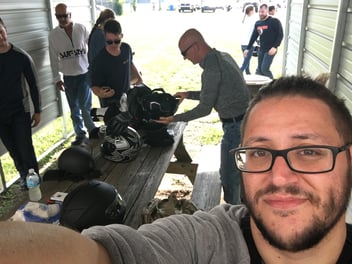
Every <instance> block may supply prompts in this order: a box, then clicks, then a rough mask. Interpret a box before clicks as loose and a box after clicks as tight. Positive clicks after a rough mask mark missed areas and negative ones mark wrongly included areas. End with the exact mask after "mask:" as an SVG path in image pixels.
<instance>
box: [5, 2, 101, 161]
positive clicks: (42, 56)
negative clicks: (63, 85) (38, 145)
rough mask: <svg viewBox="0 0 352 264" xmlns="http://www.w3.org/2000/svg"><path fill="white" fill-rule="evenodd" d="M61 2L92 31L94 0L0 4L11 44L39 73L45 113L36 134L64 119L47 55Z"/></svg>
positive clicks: (76, 18) (77, 19)
mask: <svg viewBox="0 0 352 264" xmlns="http://www.w3.org/2000/svg"><path fill="white" fill-rule="evenodd" d="M61 2H62V3H66V4H67V5H68V6H69V7H70V11H72V15H73V20H74V21H75V22H80V23H82V24H84V25H85V26H86V27H87V28H88V29H89V30H90V29H91V26H92V23H93V22H94V19H93V18H94V17H95V13H94V12H95V8H92V6H95V4H94V3H95V1H92V0H75V1H66V2H65V1H48V0H31V1H26V0H22V1H4V0H0V7H1V8H0V17H1V18H2V19H3V20H4V22H5V24H6V27H7V31H8V37H9V41H10V42H12V43H14V44H15V45H16V46H18V47H20V48H22V49H24V50H25V51H27V52H28V53H29V54H30V55H31V56H32V58H33V60H34V63H35V65H36V68H37V71H38V81H39V83H38V85H39V88H40V94H41V99H42V109H43V112H42V115H41V122H40V125H39V127H37V128H35V130H34V132H35V131H37V130H39V129H41V128H42V127H44V126H45V125H47V124H48V123H49V122H51V121H53V120H54V119H56V118H57V117H59V116H61V115H62V110H61V102H60V100H61V99H60V93H59V92H58V91H57V90H56V89H55V87H54V85H53V80H52V73H51V67H50V61H49V52H48V35H49V32H50V30H51V29H52V27H53V26H54V27H55V26H56V25H57V21H56V19H55V16H54V8H55V6H56V5H57V4H58V3H61ZM52 17H53V18H54V19H52ZM61 95H62V94H61ZM64 100H66V99H64ZM4 153H6V149H5V147H4V146H3V145H2V143H1V141H0V155H2V154H4Z"/></svg>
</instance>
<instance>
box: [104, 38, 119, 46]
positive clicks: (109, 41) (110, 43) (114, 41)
mask: <svg viewBox="0 0 352 264" xmlns="http://www.w3.org/2000/svg"><path fill="white" fill-rule="evenodd" d="M120 43H121V39H115V40H107V41H106V44H108V45H112V44H120Z"/></svg>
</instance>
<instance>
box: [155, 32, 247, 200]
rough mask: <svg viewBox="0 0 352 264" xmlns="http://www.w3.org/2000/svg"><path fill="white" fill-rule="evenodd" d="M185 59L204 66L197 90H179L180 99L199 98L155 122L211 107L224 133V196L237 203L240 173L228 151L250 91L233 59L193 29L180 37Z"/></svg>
mask: <svg viewBox="0 0 352 264" xmlns="http://www.w3.org/2000/svg"><path fill="white" fill-rule="evenodd" d="M179 48H180V51H181V55H182V56H183V57H184V59H188V60H190V61H191V62H192V63H193V64H198V63H199V66H200V67H201V68H202V69H203V72H202V76H201V82H202V87H201V90H200V91H187V92H178V93H176V94H175V96H177V97H179V98H180V99H181V102H182V100H183V99H185V98H187V99H191V100H199V104H198V105H197V106H196V107H195V108H193V109H191V110H189V111H187V112H185V113H182V114H177V115H175V116H169V117H161V118H160V120H158V121H157V122H160V123H166V124H167V123H170V122H177V121H185V122H188V121H191V120H194V119H197V118H200V117H203V116H206V115H209V114H210V113H211V111H212V110H213V108H214V109H215V110H216V111H217V112H218V114H219V117H220V120H221V122H222V129H223V132H224V134H223V137H222V139H221V146H220V155H221V157H220V178H221V183H222V187H223V190H224V200H225V201H226V202H227V203H231V204H240V203H241V197H240V196H241V195H240V192H241V191H240V174H239V171H237V170H236V168H235V166H234V164H233V160H232V157H231V155H230V154H229V151H230V150H231V149H233V148H235V147H237V146H238V144H239V143H240V137H241V135H240V126H241V121H242V118H243V115H244V112H245V111H246V108H247V106H248V102H249V93H248V88H247V86H246V83H245V81H244V79H243V75H242V71H241V70H240V68H239V67H238V65H237V63H236V62H235V60H234V59H233V58H232V57H231V56H230V55H229V54H228V53H225V52H220V51H218V50H216V49H213V48H211V47H210V46H209V45H208V44H207V43H206V41H205V40H204V38H203V36H202V35H201V33H200V32H199V31H198V30H196V29H193V28H192V29H189V30H187V31H186V32H185V33H184V34H183V35H182V36H181V38H180V40H179Z"/></svg>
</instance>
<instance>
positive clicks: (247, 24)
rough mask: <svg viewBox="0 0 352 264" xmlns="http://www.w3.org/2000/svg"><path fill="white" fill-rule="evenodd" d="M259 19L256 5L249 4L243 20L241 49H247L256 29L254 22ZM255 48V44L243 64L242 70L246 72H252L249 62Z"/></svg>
mask: <svg viewBox="0 0 352 264" xmlns="http://www.w3.org/2000/svg"><path fill="white" fill-rule="evenodd" d="M256 21H257V19H256V17H255V15H254V6H252V5H248V6H247V7H246V9H245V15H244V18H243V20H242V40H241V49H242V52H243V51H244V50H246V49H247V45H248V43H249V40H250V38H251V36H252V32H253V30H254V24H255V22H256ZM253 50H254V46H253V47H252V48H251V49H250V50H249V51H248V54H247V56H246V57H245V58H244V59H243V63H242V66H241V71H242V72H243V71H244V70H245V71H246V74H251V73H250V69H249V62H250V60H251V57H252V53H253Z"/></svg>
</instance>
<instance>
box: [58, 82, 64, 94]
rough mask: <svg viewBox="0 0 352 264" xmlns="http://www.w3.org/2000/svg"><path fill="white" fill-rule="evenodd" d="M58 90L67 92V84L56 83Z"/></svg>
mask: <svg viewBox="0 0 352 264" xmlns="http://www.w3.org/2000/svg"><path fill="white" fill-rule="evenodd" d="M56 89H58V90H60V91H63V92H64V91H65V84H64V82H63V81H61V80H60V81H58V82H56Z"/></svg>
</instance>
